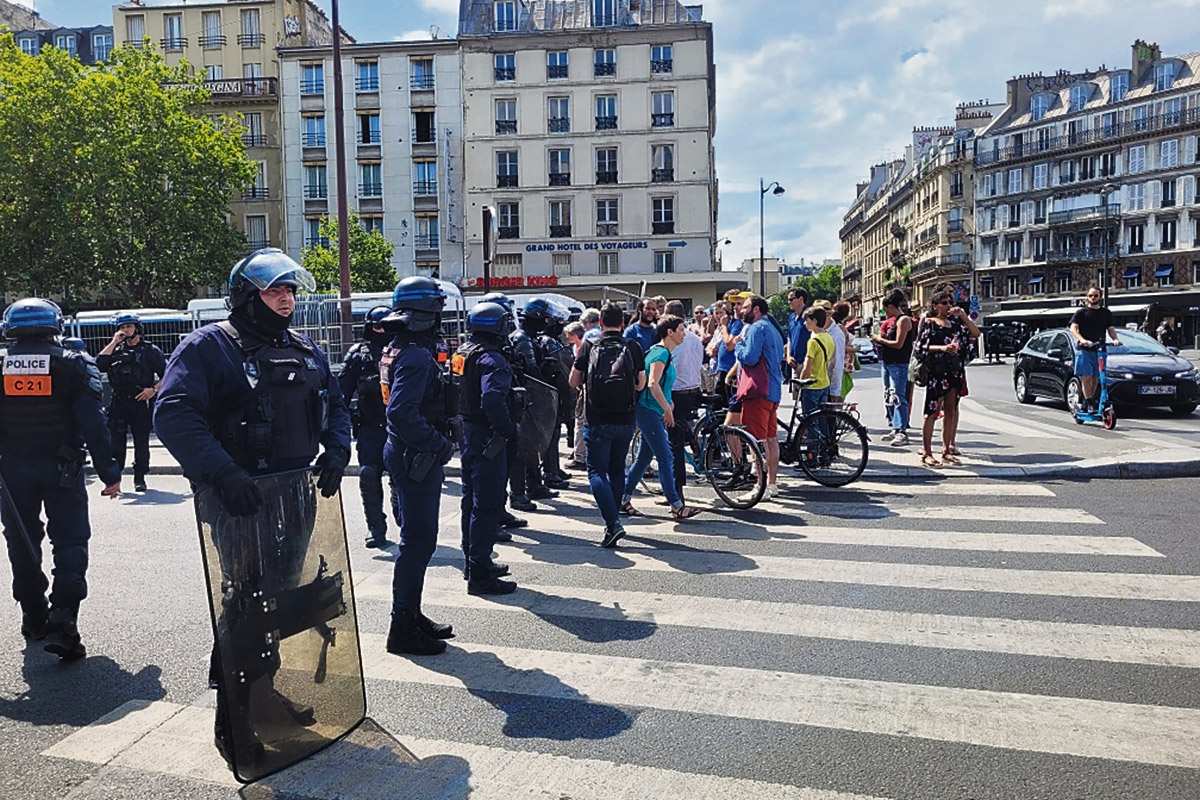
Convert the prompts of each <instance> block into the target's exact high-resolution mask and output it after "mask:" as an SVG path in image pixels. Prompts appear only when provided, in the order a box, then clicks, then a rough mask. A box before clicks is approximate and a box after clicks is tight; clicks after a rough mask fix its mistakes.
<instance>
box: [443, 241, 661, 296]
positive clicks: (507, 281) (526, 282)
mask: <svg viewBox="0 0 1200 800" xmlns="http://www.w3.org/2000/svg"><path fill="white" fill-rule="evenodd" d="M649 247H650V243H649V242H646V241H634V242H556V243H554V244H550V243H546V244H527V245H525V252H526V253H541V252H555V253H581V252H585V251H593V250H594V251H598V252H602V251H606V250H645V249H647V248H649ZM488 283H489V285H490V287H491V288H494V289H521V288H526V287H528V288H531V289H532V288H537V289H544V288H548V287H553V286H558V276H557V275H505V276H497V275H493V276H492V277H491V278H489V280H488ZM459 285H460V286H461V287H463V288H471V289H478V288H482V286H483V278H463V279H462V280H460V281H459Z"/></svg>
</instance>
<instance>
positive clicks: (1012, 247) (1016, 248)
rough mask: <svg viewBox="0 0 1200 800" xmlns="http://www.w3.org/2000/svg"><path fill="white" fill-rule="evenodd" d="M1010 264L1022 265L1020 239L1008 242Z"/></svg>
mask: <svg viewBox="0 0 1200 800" xmlns="http://www.w3.org/2000/svg"><path fill="white" fill-rule="evenodd" d="M1008 263H1010V264H1020V263H1021V240H1020V239H1009V240H1008Z"/></svg>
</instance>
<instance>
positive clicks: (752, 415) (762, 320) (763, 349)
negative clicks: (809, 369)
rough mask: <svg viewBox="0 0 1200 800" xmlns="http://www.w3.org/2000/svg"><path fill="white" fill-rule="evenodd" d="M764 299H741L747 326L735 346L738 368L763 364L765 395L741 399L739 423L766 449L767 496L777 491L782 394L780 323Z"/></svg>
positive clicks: (781, 335) (756, 297) (781, 333)
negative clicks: (779, 418) (765, 374)
mask: <svg viewBox="0 0 1200 800" xmlns="http://www.w3.org/2000/svg"><path fill="white" fill-rule="evenodd" d="M767 309H768V307H767V300H766V298H765V297H761V296H760V295H752V296H750V297H747V298H746V299H745V300H743V301H742V305H741V308H740V309H739V310H740V312H741V318H742V322H744V323H745V325H746V327H745V329H743V331H742V333H741V334H740V335H739V336H738V342H737V344H736V345H735V346H734V354H735V355H736V356H737V361H738V369H739V370H746V369H749V368H751V367H758V365H759V363H760V362H762V363H764V364H765V365H766V373H767V386H766V387H765V388H766V393H765V395H762V394H759V395H758V396H748V397H746V398H745V399H744V400H743V401H742V424H743V425H744V426H745V427H746V430H747V431H749V432H750V435H751V436H753V437H754V438H756V439H758V440H759V441H760V442H762V443H763V445H764V446H765V448H766V451H767V493H766V495H765V496H766V497H767V498H772V497H775V496H776V495H778V494H779V487H778V486H777V481H778V478H779V438H778V433H779V422H778V419H777V414H778V411H779V401H780V399H781V397H782V396H783V372H782V367H781V365H782V364H783V342H784V338H785V337H784V335H783V332H782V331H781V330H780V327H779V323H777V322H775V320H773V319H772V318H771V315H770V314H769V313H768V310H767Z"/></svg>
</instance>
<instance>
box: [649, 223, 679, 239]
mask: <svg viewBox="0 0 1200 800" xmlns="http://www.w3.org/2000/svg"><path fill="white" fill-rule="evenodd" d="M650 230H651V232H652V233H655V234H659V235H661V234H666V233H674V232H675V220H670V221H669V222H652V223H650Z"/></svg>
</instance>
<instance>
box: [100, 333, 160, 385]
mask: <svg viewBox="0 0 1200 800" xmlns="http://www.w3.org/2000/svg"><path fill="white" fill-rule="evenodd" d="M149 349H150V346H149V345H148V344H145V343H139V344H138V345H137V346H136V347H129V346H128V345H119V346H118V347H117V349H116V352H114V353H113V354H112V364H111V366H109V368H108V382H109V383H111V384H112V387H113V394H115V395H117V396H119V397H134V396H136V395H137V394H138V393H140V392H141V391H142V390H143V389H145V388H147V387H150V386H153V385H154V375H153V373H151V374H150V375H147V374H146V373H147V372H148V371H149V370H148V369H147V364H146V362H145V356H146V354H147V351H148V350H149Z"/></svg>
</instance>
